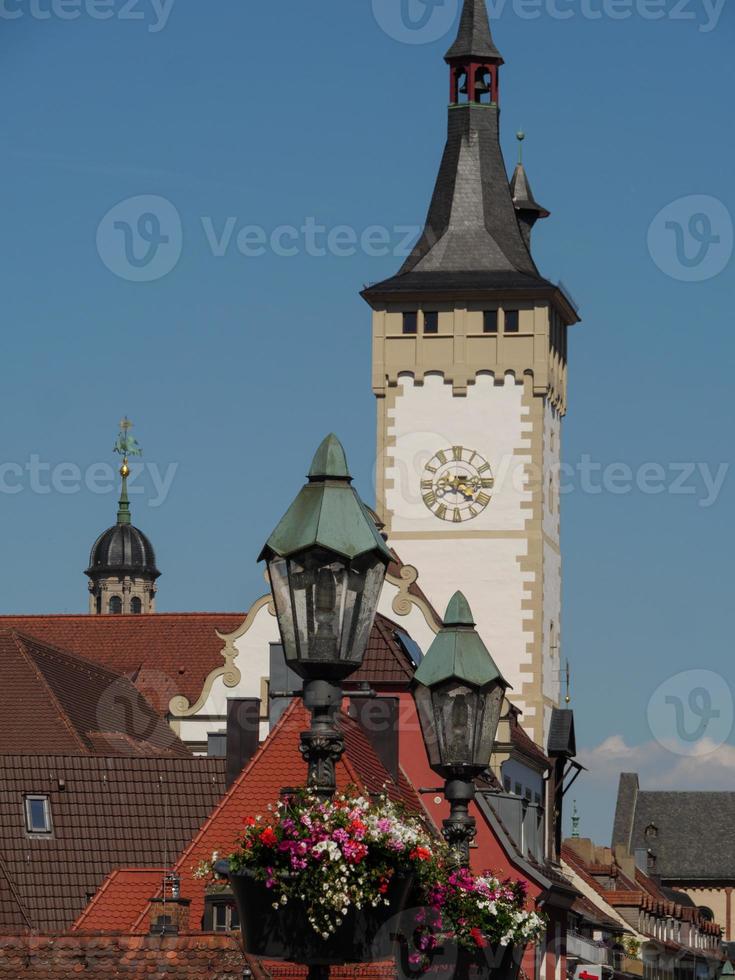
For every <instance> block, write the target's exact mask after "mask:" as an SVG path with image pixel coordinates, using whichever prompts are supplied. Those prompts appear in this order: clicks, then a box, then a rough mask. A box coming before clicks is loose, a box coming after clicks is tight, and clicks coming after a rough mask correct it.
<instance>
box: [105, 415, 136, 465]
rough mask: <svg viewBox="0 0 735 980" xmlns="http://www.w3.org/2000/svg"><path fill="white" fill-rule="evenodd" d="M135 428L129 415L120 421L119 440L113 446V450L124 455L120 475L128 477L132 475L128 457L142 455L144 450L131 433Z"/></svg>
mask: <svg viewBox="0 0 735 980" xmlns="http://www.w3.org/2000/svg"><path fill="white" fill-rule="evenodd" d="M132 428H133V423H132V422H131V421H130V419H129V418H128V417H127V415H126V416H125V417H124V418H123V419H122V420H121V421H120V432H119V433H118V437H117V441H116V442H115V445H114V447H113V450H112V451H113V452H114V453H117V454H118V455H119V456H122V458H123V461H122V464H121V466H120V476H122V477H123V478H127V477H128V476H129V475H130V467H129V466H128V458H129V457H130V456H142V455H143V450H142V449H141V448H140V446H139V445H138V440H137V439H136V438H135V436H134V435H133V434H132V433H131V431H130V430H131V429H132Z"/></svg>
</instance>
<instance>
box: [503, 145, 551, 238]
mask: <svg viewBox="0 0 735 980" xmlns="http://www.w3.org/2000/svg"><path fill="white" fill-rule="evenodd" d="M525 138H526V134H525V133H523V132H520V133H516V139H517V140H518V146H519V150H518V163H517V165H516V169H515V170H514V172H513V176H512V178H511V181H510V195H511V197H512V198H513V207H514V208H515V209H516V214H517V215H518V224H519V225H520V228H521V234H522V235H523V239H524V241H525V243H526V245H527V247H528V248H530V247H531V230H532V228H533V226H534V225H535V224H536V222H537V221H539V220H540V219H541V218H548V217H549V214H550V213H551V212H549V211H547V210H546V208H545V207H544V206H543V205H542V204H539V203H538V201H537V200H536V198H535V197H534V196H533V191H532V190H531V184H530V181H529V179H528V174H527V173H526V168H525V167H524V166H523V156H522V153H521V147H522V146H523V140H524V139H525Z"/></svg>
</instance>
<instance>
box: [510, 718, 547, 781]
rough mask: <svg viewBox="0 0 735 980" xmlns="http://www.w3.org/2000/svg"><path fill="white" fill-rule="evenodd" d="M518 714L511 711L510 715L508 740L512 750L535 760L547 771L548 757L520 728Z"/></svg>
mask: <svg viewBox="0 0 735 980" xmlns="http://www.w3.org/2000/svg"><path fill="white" fill-rule="evenodd" d="M518 714H519V712H518V711H517V710H516V711H511V713H510V738H511V742H512V743H513V746H514V748H516V749H518V751H519V752H523V754H524V755H527V756H530V758H532V759H535V760H536V761H537V762H539V763H541V765H543V766H544V767H545V768H547V769H548V767H549V766H550V765H551V762H550V760H549V757H548V756H547V755H546V753H545V752H544V751H543V749H541V748H540V747H539V746H538V745H537V744H536V743H535V742H534V740H533V739H532V738H531V736H530V735H528V734H527V732H526V731H525V730H524V728H523V727H522V726H521V724H520V722H519V720H518Z"/></svg>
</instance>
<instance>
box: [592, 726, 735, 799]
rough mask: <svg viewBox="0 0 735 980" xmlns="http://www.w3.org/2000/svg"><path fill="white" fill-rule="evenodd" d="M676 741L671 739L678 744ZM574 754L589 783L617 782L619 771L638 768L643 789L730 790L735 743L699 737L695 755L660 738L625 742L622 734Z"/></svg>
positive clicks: (632, 770)
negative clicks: (680, 750) (586, 770)
mask: <svg viewBox="0 0 735 980" xmlns="http://www.w3.org/2000/svg"><path fill="white" fill-rule="evenodd" d="M677 746H678V743H674V747H677ZM577 758H578V759H579V761H580V762H581V763H582V765H584V766H586V767H587V769H588V770H589V772H588V773H587V774H585V782H586V784H587V785H588V786H590V785H591V784H592V783H595V784H598V785H599V784H603V785H604V786H606V787H610V785H611V784H613V785H617V780H618V776H619V774H620V773H621V772H637V773H638V774H639V776H640V780H641V787H642V788H643V789H679V790H684V789H689V790H730V789H731V788H732V784H733V779H735V745H730V744H725V745H717V743H715V742H708V741H707V740H706V739H702V740H700V742H699V743H698V744H697V755H696V756H695V755H681V754H679V753H678V752H677V751H671V750H670V749H669V748H667V747H666V745H662V744H661V743H660V742H654V741H651V742H644V743H642V744H640V745H628V744H627V742H626V741H625V738H624V736H623V735H610V736H608V738H606V739H605V740H604V741H603V742H601V743H600V744H599V745H597V746H595V747H594V748H587V749H581V750H580V752H579V753H578V756H577Z"/></svg>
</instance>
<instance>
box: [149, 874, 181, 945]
mask: <svg viewBox="0 0 735 980" xmlns="http://www.w3.org/2000/svg"><path fill="white" fill-rule="evenodd" d="M162 892H163V894H162V895H161V896H157V897H156V898H151V899H149V901H150V903H151V912H150V923H151V924H150V934H151V936H178V935H179V934H180V933H183V932H186V931H187V929H188V928H189V906H190V905H191V899H188V898H182V897H181V878H180V876H179V875H178V874H177V873H176V872H175V871H171V872H169V873H168V874H167V875H166V876H165V878H164V880H163V889H162Z"/></svg>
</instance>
